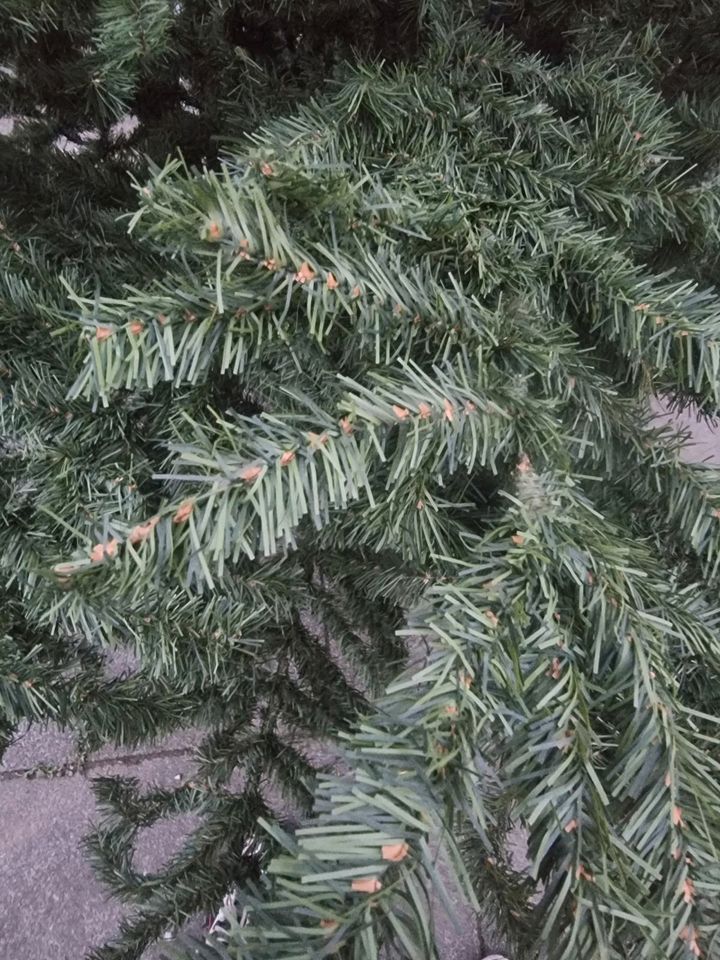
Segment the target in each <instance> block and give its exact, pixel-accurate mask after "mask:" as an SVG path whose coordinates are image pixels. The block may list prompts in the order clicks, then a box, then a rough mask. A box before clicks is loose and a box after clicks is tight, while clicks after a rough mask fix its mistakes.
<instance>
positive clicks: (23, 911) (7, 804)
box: [0, 729, 198, 960]
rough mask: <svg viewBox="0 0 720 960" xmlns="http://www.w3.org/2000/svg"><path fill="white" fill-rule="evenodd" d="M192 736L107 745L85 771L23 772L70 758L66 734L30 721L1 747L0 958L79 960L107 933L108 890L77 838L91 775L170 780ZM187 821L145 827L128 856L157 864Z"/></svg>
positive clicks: (113, 906) (111, 922) (88, 810)
mask: <svg viewBox="0 0 720 960" xmlns="http://www.w3.org/2000/svg"><path fill="white" fill-rule="evenodd" d="M197 739H198V737H197V734H195V733H194V732H190V733H188V734H187V735H185V736H180V737H178V736H175V737H172V738H169V739H168V740H166V741H163V742H162V743H159V744H157V745H155V747H154V748H153V749H148V750H145V751H138V752H136V753H135V754H134V755H132V756H128V755H127V753H126V752H123V753H122V754H121V753H120V752H119V751H108V752H107V753H106V754H105V755H102V754H100V755H98V756H97V757H95V758H94V759H93V760H92V761H91V764H90V765H89V766H88V768H87V769H86V770H85V771H78V772H76V773H74V774H72V773H71V774H69V775H68V774H66V775H61V776H48V775H44V774H43V772H42V771H40V772H39V773H38V775H37V776H34V777H32V778H31V779H29V778H28V776H27V770H28V768H33V767H35V766H36V765H37V764H41V765H59V764H63V763H64V762H66V761H68V760H71V759H72V757H73V751H72V742H71V740H70V739H69V738H68V737H67V736H65V735H63V734H62V733H60V732H58V731H57V730H53V729H48V730H45V731H42V730H32V731H30V732H28V733H26V734H25V736H23V737H22V738H21V739H20V740H19V741H18V743H17V744H16V745H15V746H13V747H12V748H11V749H10V750H9V751H8V753H7V755H6V757H5V762H4V763H3V765H2V767H0V817H1V818H2V820H1V823H2V840H1V841H0V957H1V958H2V960H82V957H83V956H84V955H85V953H86V952H87V951H88V950H89V949H91V948H92V947H95V946H99V945H100V944H101V943H102V942H103V941H104V940H105V939H107V938H108V937H110V936H111V935H112V934H113V932H114V930H115V929H116V928H117V924H118V921H119V920H120V917H121V916H122V909H121V907H120V905H119V904H118V902H117V901H115V900H112V899H108V897H107V895H106V892H105V890H104V889H103V888H102V886H101V884H100V883H99V882H98V881H97V879H96V878H95V876H94V874H93V872H92V869H91V867H90V865H89V864H88V862H87V861H86V859H85V857H84V854H83V852H82V850H81V847H80V841H81V839H82V837H83V835H84V834H86V833H87V832H88V831H89V829H90V826H91V824H92V822H93V820H94V819H95V818H96V816H97V811H96V807H95V800H94V796H93V793H92V789H91V786H90V779H91V778H92V777H94V776H108V775H113V774H126V775H130V776H134V777H137V778H138V779H139V780H140V781H141V783H150V782H153V783H157V784H170V783H172V782H173V781H174V780H175V778H176V777H178V776H179V777H182V778H184V777H185V776H186V774H187V773H188V772H189V770H190V767H191V753H192V749H193V747H194V745H195V743H196V741H197ZM191 826H192V824H191V823H190V822H189V821H188V818H182V819H181V818H178V820H175V821H172V822H170V823H164V824H162V825H160V826H158V828H157V829H155V830H149V831H145V832H144V834H143V837H142V843H141V844H140V845H139V847H138V853H137V858H136V865H137V866H138V867H139V868H140V869H142V870H154V869H156V868H157V867H158V866H159V865H160V864H161V863H162V862H163V861H164V860H166V859H167V858H168V857H169V856H171V855H172V854H173V853H174V852H175V850H176V849H177V848H178V847H179V845H180V843H181V842H182V839H183V837H184V836H185V834H186V833H187V831H188V830H189V829H190V828H191ZM153 954H154V955H155V956H157V953H156V952H155V951H153ZM147 960H151V955H150V954H148V958H147Z"/></svg>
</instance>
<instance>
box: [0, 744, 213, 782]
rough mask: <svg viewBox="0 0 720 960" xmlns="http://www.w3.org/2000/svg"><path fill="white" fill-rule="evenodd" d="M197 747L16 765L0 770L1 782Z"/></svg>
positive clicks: (177, 754)
mask: <svg viewBox="0 0 720 960" xmlns="http://www.w3.org/2000/svg"><path fill="white" fill-rule="evenodd" d="M194 750H195V747H168V748H166V749H164V750H149V751H148V752H147V753H122V754H120V755H119V756H116V757H93V758H92V759H87V758H85V757H83V756H81V755H78V756H76V757H74V758H72V759H70V760H66V761H65V762H64V763H60V764H49V763H38V764H36V765H35V766H34V767H14V768H11V769H10V770H0V783H2V782H3V781H6V780H22V779H26V780H36V779H37V780H54V779H57V778H58V777H73V776H75V775H77V774H80V775H81V776H85V774H86V773H87V771H88V770H90V769H92V768H93V767H104V766H108V765H111V764H120V763H126V764H129V765H132V766H137V765H138V764H140V763H143V762H144V761H145V760H160V759H165V758H167V757H180V756H183V754H187V753H191V752H192V751H194Z"/></svg>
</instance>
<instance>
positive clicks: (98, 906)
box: [0, 408, 720, 960]
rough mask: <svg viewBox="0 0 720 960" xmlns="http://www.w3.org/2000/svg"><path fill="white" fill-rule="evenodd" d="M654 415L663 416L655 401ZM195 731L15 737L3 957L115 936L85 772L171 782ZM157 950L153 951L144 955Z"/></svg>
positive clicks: (5, 841) (173, 840)
mask: <svg viewBox="0 0 720 960" xmlns="http://www.w3.org/2000/svg"><path fill="white" fill-rule="evenodd" d="M657 413H658V417H659V418H660V417H664V416H666V415H667V414H666V413H665V412H664V411H663V410H662V409H660V408H658V410H657ZM675 420H676V422H680V423H681V425H683V426H686V427H688V428H689V429H690V430H691V431H692V433H693V436H694V445H693V446H692V447H691V448H689V449H688V459H689V460H693V461H706V462H709V463H713V464H716V465H718V464H720V434H716V433H714V432H713V431H712V430H710V429H709V428H707V427H706V426H705V425H702V424H698V423H697V421H695V420H694V418H693V417H692V416H691V415H690V414H684V415H682V416H680V417H676V418H675ZM198 739H199V735H198V733H197V732H195V731H189V732H187V733H185V734H183V735H180V736H174V737H172V738H169V739H168V740H165V741H163V742H162V743H158V744H155V745H153V746H152V747H148V748H146V749H144V750H139V751H136V752H135V753H133V754H130V755H128V754H127V752H125V751H118V750H107V751H103V752H101V753H100V754H98V755H97V756H96V757H95V758H93V760H92V762H91V764H90V765H89V767H88V768H87V769H86V770H84V771H79V772H76V773H75V774H73V775H66V776H61V777H50V776H37V777H35V778H33V779H28V778H27V776H26V771H27V770H28V769H30V768H34V767H36V766H37V765H38V764H44V765H47V766H56V765H59V764H62V763H64V762H66V761H69V760H72V756H73V749H72V741H71V739H70V738H69V737H68V736H66V735H65V734H62V733H60V732H59V731H57V730H54V729H47V730H39V729H33V730H31V731H29V732H27V733H26V734H25V735H24V736H22V737H20V738H19V739H18V741H17V742H16V743H15V744H14V745H13V747H12V748H11V749H10V750H9V751H8V752H7V754H6V756H5V758H4V761H3V764H2V765H0V828H1V831H0V960H82V957H83V955H84V954H85V953H86V951H88V950H89V949H91V948H92V947H94V946H97V945H99V944H100V943H102V942H103V941H104V940H105V939H107V938H108V937H110V936H111V935H112V934H113V932H114V930H115V929H116V926H117V923H118V920H119V918H120V916H121V914H122V910H121V908H120V907H119V905H118V904H117V903H116V902H115V901H113V900H108V899H107V897H106V895H105V892H104V890H103V888H102V887H101V885H100V884H99V882H98V881H97V880H96V879H95V877H94V875H93V873H92V871H91V869H90V866H89V865H88V864H87V862H86V861H85V859H84V857H83V853H82V851H81V849H80V840H81V838H82V836H83V835H84V834H85V833H86V832H87V831H88V828H89V826H90V824H91V823H92V821H93V820H94V819H95V817H96V810H95V804H94V798H93V795H92V791H91V787H90V779H91V778H92V777H93V776H102V775H109V774H127V775H131V776H136V777H138V778H139V779H140V780H141V781H142V782H148V783H149V782H155V783H160V784H163V783H170V782H172V781H173V780H174V779H175V778H176V777H184V776H185V775H186V773H187V771H188V770H189V768H190V764H191V758H192V752H193V749H194V747H195V746H196V744H197V741H198ZM189 828H190V824H189V823H188V822H187V820H181V819H178V820H177V821H174V822H172V823H170V824H163V825H161V826H158V828H157V829H155V830H151V831H145V832H144V835H143V839H142V844H141V845H140V847H139V849H138V855H137V865H138V866H139V867H140V868H141V869H145V870H152V869H156V868H157V867H158V866H159V865H160V864H161V863H162V862H164V861H165V860H166V859H167V858H168V857H169V856H171V855H172V853H173V852H174V851H175V850H176V849H177V848H178V846H179V845H180V843H181V842H182V838H183V836H184V835H185V834H186V831H187V830H188V829H189ZM440 936H441V939H442V957H443V960H479V958H480V956H481V954H480V945H479V938H478V931H477V925H476V923H475V920H474V919H473V918H472V917H471V916H468V915H467V914H466V915H464V916H460V917H458V918H456V920H455V921H453V922H450V923H447V922H446V923H444V924H442V925H441V930H440ZM157 956H158V954H157V951H156V950H153V951H151V953H149V954H148V957H147V960H155V958H156V957H157Z"/></svg>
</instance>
